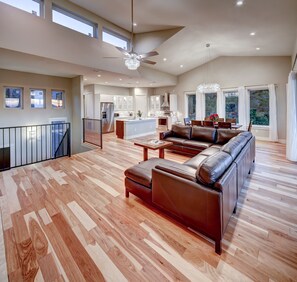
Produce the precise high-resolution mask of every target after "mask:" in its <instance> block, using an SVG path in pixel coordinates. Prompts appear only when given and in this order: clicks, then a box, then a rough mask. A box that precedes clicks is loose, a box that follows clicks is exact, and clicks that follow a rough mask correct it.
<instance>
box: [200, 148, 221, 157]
mask: <svg viewBox="0 0 297 282" xmlns="http://www.w3.org/2000/svg"><path fill="white" fill-rule="evenodd" d="M219 151H221V148H216V147H213V146H211V147H209V148H207V149H205V150H203V151H202V152H201V153H200V154H201V155H205V156H212V155H213V154H215V153H217V152H219Z"/></svg>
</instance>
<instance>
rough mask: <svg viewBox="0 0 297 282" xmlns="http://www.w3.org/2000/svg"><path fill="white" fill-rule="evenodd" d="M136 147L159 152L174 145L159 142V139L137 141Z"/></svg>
mask: <svg viewBox="0 0 297 282" xmlns="http://www.w3.org/2000/svg"><path fill="white" fill-rule="evenodd" d="M134 145H136V146H140V147H143V148H149V149H152V150H158V149H163V148H167V147H170V146H171V145H173V143H172V142H168V141H163V140H157V139H150V140H144V141H136V142H134Z"/></svg>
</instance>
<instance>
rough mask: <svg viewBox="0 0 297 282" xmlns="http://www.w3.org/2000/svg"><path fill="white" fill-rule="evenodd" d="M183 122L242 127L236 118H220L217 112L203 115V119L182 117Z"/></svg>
mask: <svg viewBox="0 0 297 282" xmlns="http://www.w3.org/2000/svg"><path fill="white" fill-rule="evenodd" d="M184 124H185V125H190V126H202V127H214V128H225V129H233V130H237V129H240V128H242V124H238V123H237V121H236V118H226V119H225V118H220V117H219V116H218V114H212V115H210V116H208V117H205V118H204V120H191V119H190V118H184ZM251 127H252V124H251V123H250V124H249V126H248V131H251Z"/></svg>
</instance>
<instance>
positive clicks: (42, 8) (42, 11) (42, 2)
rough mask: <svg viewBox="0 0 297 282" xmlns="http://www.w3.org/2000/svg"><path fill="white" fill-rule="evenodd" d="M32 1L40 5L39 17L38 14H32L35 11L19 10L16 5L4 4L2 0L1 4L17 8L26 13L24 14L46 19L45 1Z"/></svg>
mask: <svg viewBox="0 0 297 282" xmlns="http://www.w3.org/2000/svg"><path fill="white" fill-rule="evenodd" d="M31 1H32V2H36V3H37V4H39V15H38V14H34V13H32V12H33V11H31V12H29V11H27V10H24V9H22V8H19V7H17V6H14V5H13V4H11V3H9V4H8V3H6V2H2V1H1V0H0V2H1V3H4V4H6V5H9V6H11V7H13V8H15V9H18V10H21V11H24V12H26V13H29V14H31V15H34V16H36V17H44V0H31Z"/></svg>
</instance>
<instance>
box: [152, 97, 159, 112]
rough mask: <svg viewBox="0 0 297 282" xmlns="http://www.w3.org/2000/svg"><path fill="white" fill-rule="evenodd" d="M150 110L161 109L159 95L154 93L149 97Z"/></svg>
mask: <svg viewBox="0 0 297 282" xmlns="http://www.w3.org/2000/svg"><path fill="white" fill-rule="evenodd" d="M150 110H151V111H152V112H155V111H160V110H161V101H160V95H154V96H151V97H150Z"/></svg>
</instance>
